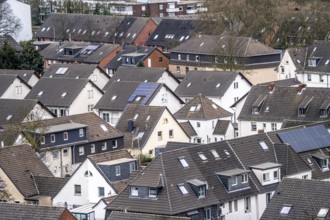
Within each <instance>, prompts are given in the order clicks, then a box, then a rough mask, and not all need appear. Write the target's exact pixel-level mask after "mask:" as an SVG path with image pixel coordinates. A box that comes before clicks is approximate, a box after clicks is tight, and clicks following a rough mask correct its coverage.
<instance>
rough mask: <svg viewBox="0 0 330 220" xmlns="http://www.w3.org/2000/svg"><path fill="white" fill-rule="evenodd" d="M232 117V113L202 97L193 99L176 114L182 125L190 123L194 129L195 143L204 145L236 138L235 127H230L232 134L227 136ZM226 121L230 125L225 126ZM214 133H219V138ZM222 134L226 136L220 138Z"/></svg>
mask: <svg viewBox="0 0 330 220" xmlns="http://www.w3.org/2000/svg"><path fill="white" fill-rule="evenodd" d="M231 116H232V113H230V112H228V111H226V110H224V109H223V108H221V107H220V106H219V105H217V104H215V103H214V102H212V101H211V100H210V99H208V98H206V97H205V96H202V95H199V96H196V97H195V98H193V99H192V100H191V101H189V102H188V103H187V104H185V105H184V106H183V107H182V108H181V109H179V110H178V111H177V112H176V113H175V114H174V117H175V118H176V119H177V120H178V121H179V122H180V123H182V122H189V123H190V125H191V126H192V127H193V130H194V131H195V132H196V133H197V137H196V138H195V139H194V141H193V142H194V143H203V144H206V143H210V142H217V141H220V140H226V139H231V138H234V129H233V126H231V127H230V128H231V129H230V130H231V133H229V134H228V135H227V136H226V134H227V132H226V131H227V130H228V128H229V125H230V124H231V123H230V121H231ZM224 121H228V122H229V123H226V124H225V123H224ZM222 127H226V128H223V129H224V130H225V132H222V131H221V130H222ZM216 128H217V131H216V130H215V129H216ZM214 132H216V133H217V136H215V135H214ZM220 133H222V134H223V133H224V136H223V137H220V138H219V137H218V136H219V135H221V134H220Z"/></svg>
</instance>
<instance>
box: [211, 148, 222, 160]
mask: <svg viewBox="0 0 330 220" xmlns="http://www.w3.org/2000/svg"><path fill="white" fill-rule="evenodd" d="M211 153H212V155H213V156H214V158H215V159H218V158H220V156H219V154H218V152H217V151H216V150H215V149H212V150H211Z"/></svg>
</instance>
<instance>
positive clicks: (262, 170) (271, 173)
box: [251, 162, 282, 186]
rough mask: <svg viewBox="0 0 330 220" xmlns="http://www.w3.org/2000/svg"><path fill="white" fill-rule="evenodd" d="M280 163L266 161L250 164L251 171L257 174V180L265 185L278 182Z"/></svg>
mask: <svg viewBox="0 0 330 220" xmlns="http://www.w3.org/2000/svg"><path fill="white" fill-rule="evenodd" d="M281 166H282V165H281V164H278V163H273V162H266V163H261V164H257V165H254V166H251V169H252V171H253V173H254V174H255V175H256V176H257V178H258V180H259V182H260V183H261V184H262V185H263V186H265V185H270V184H274V183H278V182H279V181H280V179H281V170H280V167H281Z"/></svg>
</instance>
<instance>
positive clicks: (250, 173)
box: [107, 134, 311, 219]
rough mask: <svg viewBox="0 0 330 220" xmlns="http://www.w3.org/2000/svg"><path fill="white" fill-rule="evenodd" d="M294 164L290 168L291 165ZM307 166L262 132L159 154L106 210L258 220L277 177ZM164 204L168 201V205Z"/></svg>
mask: <svg viewBox="0 0 330 220" xmlns="http://www.w3.org/2000/svg"><path fill="white" fill-rule="evenodd" d="M293 164H294V165H293ZM310 173H311V169H310V167H308V166H307V164H306V163H305V162H304V160H302V159H301V158H300V157H299V156H298V155H297V154H296V153H295V152H294V151H293V150H292V149H291V147H290V146H288V145H285V144H278V145H273V144H272V142H271V140H270V138H269V137H268V136H267V135H266V134H259V135H254V136H250V137H244V138H239V139H232V140H226V141H221V142H217V143H210V144H205V145H192V146H190V147H185V146H183V147H182V148H177V149H176V150H171V151H166V152H163V153H162V154H159V155H158V156H157V157H156V158H155V159H154V160H153V161H152V162H151V163H150V164H149V165H148V166H147V167H146V168H145V169H144V170H143V171H142V172H140V173H139V174H138V175H137V176H135V177H134V178H133V179H132V181H131V182H130V183H129V185H128V187H126V188H125V190H124V191H123V192H122V193H120V194H119V195H118V196H117V197H116V198H115V199H114V200H113V201H112V202H111V203H110V204H109V206H108V207H107V216H109V215H110V216H111V214H112V213H113V212H116V211H120V210H123V209H124V210H126V212H128V213H131V212H133V213H134V212H139V213H146V214H156V215H170V216H178V217H190V218H191V219H216V218H218V219H223V218H226V219H227V218H228V219H259V218H260V216H261V215H262V213H263V211H264V210H265V208H266V206H267V204H268V203H269V201H270V199H271V197H272V195H273V193H274V191H275V190H276V188H277V186H278V184H279V183H280V182H281V178H282V177H284V176H288V177H291V178H295V177H296V178H301V177H302V176H303V175H305V174H309V175H310ZM169 201H170V202H169Z"/></svg>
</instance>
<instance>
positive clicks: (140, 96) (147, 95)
mask: <svg viewBox="0 0 330 220" xmlns="http://www.w3.org/2000/svg"><path fill="white" fill-rule="evenodd" d="M130 103H135V104H140V105H146V106H165V107H167V106H168V109H169V111H170V112H175V111H177V110H178V109H179V108H180V107H181V105H182V104H183V101H182V100H181V99H180V98H179V97H178V96H177V95H176V94H175V93H174V92H173V91H172V90H171V89H169V88H168V87H167V86H166V85H165V84H162V83H152V82H141V83H140V82H127V81H119V82H117V81H115V82H113V83H112V84H111V85H110V86H109V87H108V88H107V90H106V91H105V94H104V95H103V97H102V98H101V99H100V101H99V102H98V103H97V104H96V105H95V107H94V109H96V110H97V111H98V113H99V115H100V117H102V118H103V120H105V121H106V122H108V123H110V124H111V125H112V126H115V125H116V124H117V122H118V119H119V118H120V116H121V115H122V113H123V111H124V109H125V107H126V106H127V105H128V104H130Z"/></svg>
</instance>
